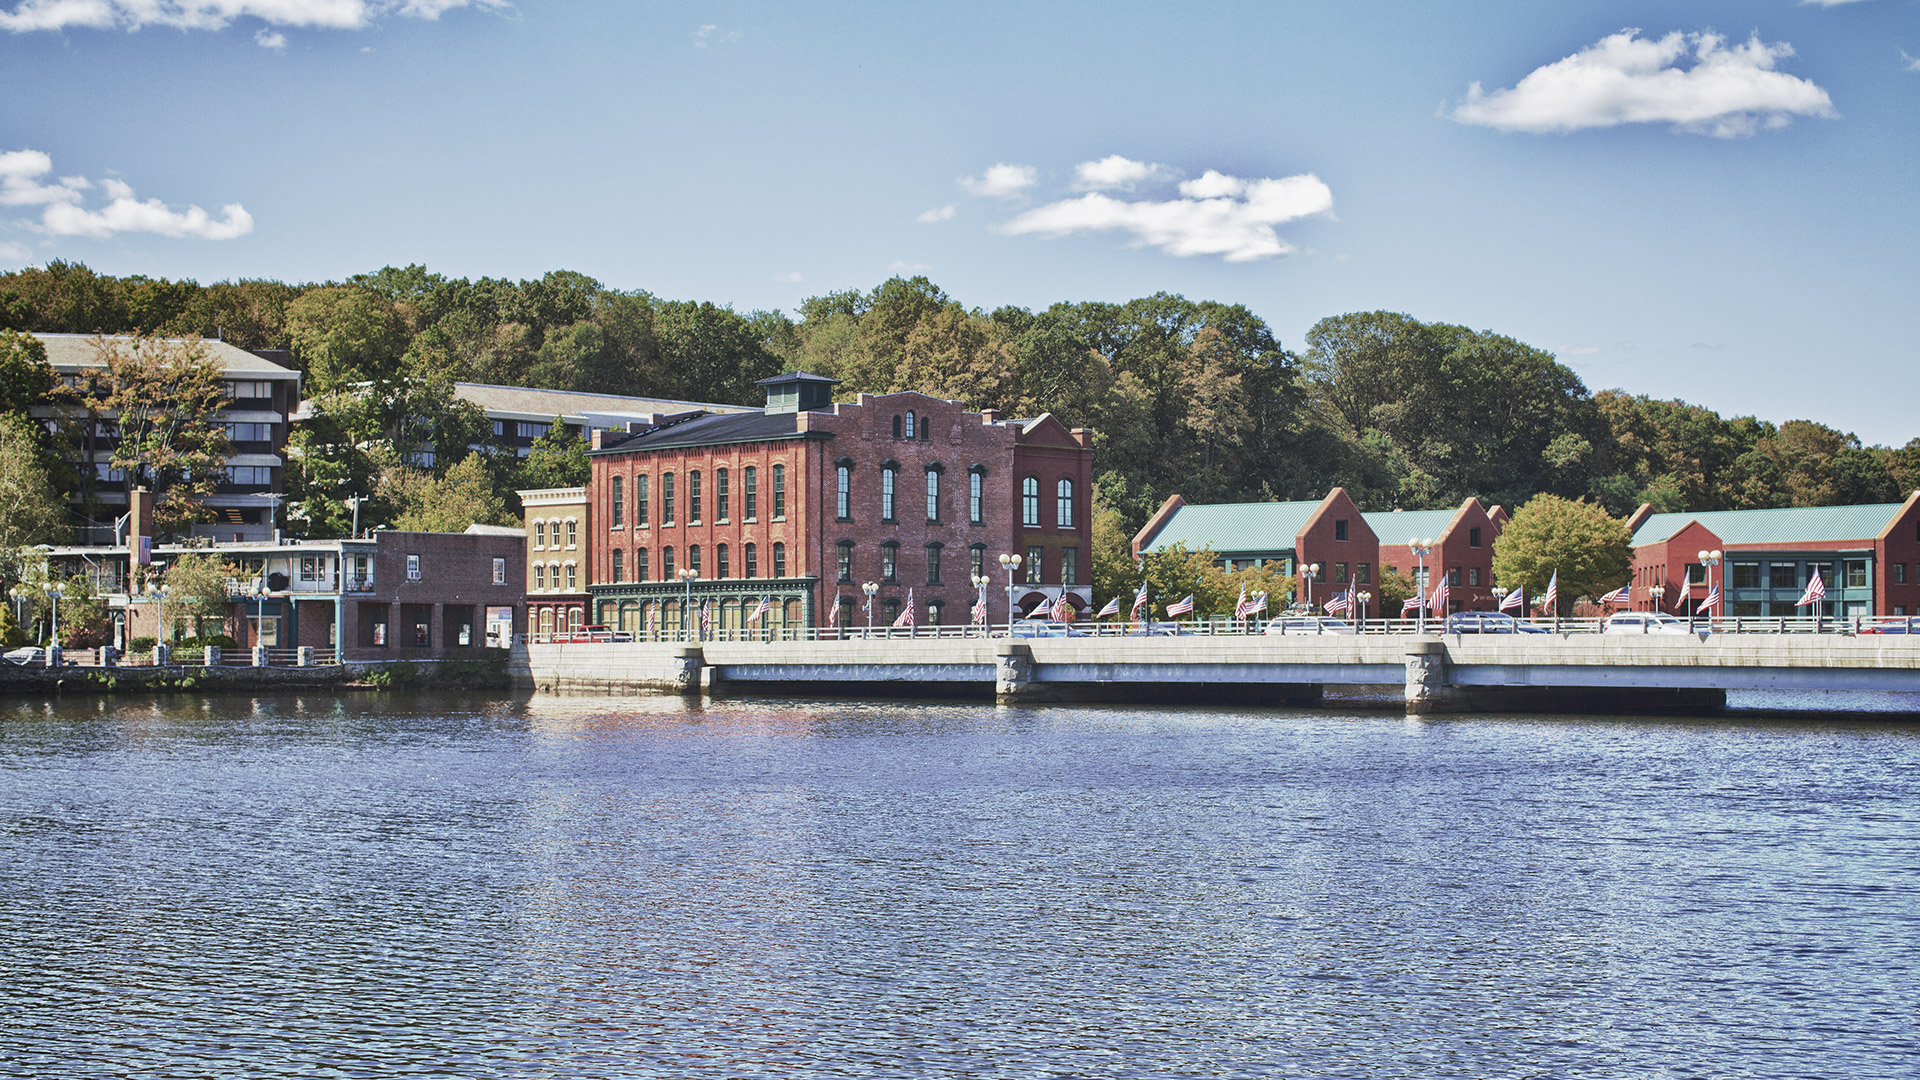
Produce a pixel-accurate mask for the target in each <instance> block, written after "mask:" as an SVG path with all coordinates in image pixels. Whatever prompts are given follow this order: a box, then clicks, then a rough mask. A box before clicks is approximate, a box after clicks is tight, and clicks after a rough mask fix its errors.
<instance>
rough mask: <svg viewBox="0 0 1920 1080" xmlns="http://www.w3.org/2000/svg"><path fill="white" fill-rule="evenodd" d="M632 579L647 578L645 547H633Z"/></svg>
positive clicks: (640, 579) (643, 579)
mask: <svg viewBox="0 0 1920 1080" xmlns="http://www.w3.org/2000/svg"><path fill="white" fill-rule="evenodd" d="M633 580H635V581H645V580H647V549H646V548H635V549H633Z"/></svg>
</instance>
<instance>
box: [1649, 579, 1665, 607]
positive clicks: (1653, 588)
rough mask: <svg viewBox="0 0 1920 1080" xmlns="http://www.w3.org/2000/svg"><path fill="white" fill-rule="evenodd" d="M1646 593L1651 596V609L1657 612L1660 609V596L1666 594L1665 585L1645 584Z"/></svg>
mask: <svg viewBox="0 0 1920 1080" xmlns="http://www.w3.org/2000/svg"><path fill="white" fill-rule="evenodd" d="M1647 595H1648V596H1651V597H1653V610H1654V611H1656V612H1657V611H1659V610H1660V598H1661V597H1663V596H1665V595H1667V587H1666V586H1665V585H1649V586H1647Z"/></svg>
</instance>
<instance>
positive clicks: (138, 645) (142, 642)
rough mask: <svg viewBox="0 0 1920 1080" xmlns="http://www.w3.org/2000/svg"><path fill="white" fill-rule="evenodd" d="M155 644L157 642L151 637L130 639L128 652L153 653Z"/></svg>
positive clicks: (128, 640)
mask: <svg viewBox="0 0 1920 1080" xmlns="http://www.w3.org/2000/svg"><path fill="white" fill-rule="evenodd" d="M155 644H157V640H156V639H154V638H150V637H137V638H128V639H127V651H128V652H130V653H143V652H152V651H153V647H154V645H155Z"/></svg>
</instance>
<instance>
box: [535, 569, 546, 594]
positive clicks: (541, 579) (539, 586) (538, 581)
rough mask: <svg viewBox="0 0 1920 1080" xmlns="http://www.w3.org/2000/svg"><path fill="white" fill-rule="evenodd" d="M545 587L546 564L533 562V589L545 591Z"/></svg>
mask: <svg viewBox="0 0 1920 1080" xmlns="http://www.w3.org/2000/svg"><path fill="white" fill-rule="evenodd" d="M546 588H547V564H546V563H543V562H537V563H534V564H533V590H534V591H535V592H545V591H546Z"/></svg>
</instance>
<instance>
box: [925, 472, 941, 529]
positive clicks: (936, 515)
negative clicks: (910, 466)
mask: <svg viewBox="0 0 1920 1080" xmlns="http://www.w3.org/2000/svg"><path fill="white" fill-rule="evenodd" d="M927 520H928V521H939V520H940V470H939V469H928V470H927Z"/></svg>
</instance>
